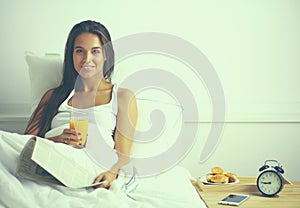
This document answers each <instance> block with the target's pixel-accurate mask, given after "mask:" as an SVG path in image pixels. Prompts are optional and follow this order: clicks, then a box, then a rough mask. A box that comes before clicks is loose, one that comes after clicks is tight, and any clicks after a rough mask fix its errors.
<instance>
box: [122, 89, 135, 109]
mask: <svg viewBox="0 0 300 208" xmlns="http://www.w3.org/2000/svg"><path fill="white" fill-rule="evenodd" d="M117 95H118V106H126V105H125V104H129V103H132V102H134V103H135V102H136V98H135V94H134V93H133V92H132V91H131V90H129V89H127V88H118V93H117Z"/></svg>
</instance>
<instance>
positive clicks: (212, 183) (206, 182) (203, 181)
mask: <svg viewBox="0 0 300 208" xmlns="http://www.w3.org/2000/svg"><path fill="white" fill-rule="evenodd" d="M200 181H201V182H202V183H204V184H211V185H223V184H236V183H238V182H240V180H239V179H237V180H236V181H235V182H231V183H214V182H208V181H207V180H206V176H202V177H201V178H200Z"/></svg>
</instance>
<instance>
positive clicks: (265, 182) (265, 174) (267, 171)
mask: <svg viewBox="0 0 300 208" xmlns="http://www.w3.org/2000/svg"><path fill="white" fill-rule="evenodd" d="M271 162H272V163H276V165H275V166H270V165H268V163H271ZM259 171H260V172H261V173H260V174H259V176H258V178H257V181H256V185H257V188H258V190H259V191H260V192H261V193H262V194H263V195H264V196H267V197H273V196H276V195H277V194H278V193H279V192H280V191H281V190H282V188H283V185H284V180H283V176H282V174H283V173H284V170H283V169H282V166H281V165H280V164H279V162H278V161H277V160H266V161H265V164H264V165H263V166H262V167H261V168H259Z"/></svg>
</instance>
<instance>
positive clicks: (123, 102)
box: [95, 89, 138, 188]
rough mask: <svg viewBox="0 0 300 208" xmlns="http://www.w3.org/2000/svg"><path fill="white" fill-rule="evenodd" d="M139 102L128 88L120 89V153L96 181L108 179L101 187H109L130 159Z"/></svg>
mask: <svg viewBox="0 0 300 208" xmlns="http://www.w3.org/2000/svg"><path fill="white" fill-rule="evenodd" d="M137 114H138V112H137V104H136V99H135V96H134V94H133V93H132V92H131V91H129V90H127V89H119V91H118V116H117V126H116V131H115V136H114V140H115V150H116V152H117V154H118V161H117V162H116V163H115V164H114V165H113V166H112V167H111V169H110V170H109V171H107V172H104V173H102V174H100V175H99V176H98V177H97V178H96V180H95V183H97V182H100V181H107V183H104V184H102V185H101V186H99V187H103V188H109V187H110V184H111V183H112V181H113V180H115V179H116V177H117V175H118V172H119V170H120V168H122V167H123V166H124V165H126V164H128V163H129V161H130V150H131V144H132V139H133V136H134V132H135V127H136V123H137Z"/></svg>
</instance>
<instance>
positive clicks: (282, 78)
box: [0, 0, 300, 180]
mask: <svg viewBox="0 0 300 208" xmlns="http://www.w3.org/2000/svg"><path fill="white" fill-rule="evenodd" d="M0 8H1V9H0V25H1V33H0V45H1V49H2V52H1V56H0V61H1V67H0V72H1V78H0V94H1V100H0V105H1V106H2V107H1V108H2V109H0V113H3V112H4V110H5V109H4V108H3V106H7V105H10V104H11V103H14V104H16V103H17V104H20V103H21V104H24V105H26V104H28V103H29V102H30V83H29V77H28V74H27V66H26V63H25V61H24V52H25V51H33V52H35V53H37V54H44V53H47V52H53V53H61V54H62V53H63V50H64V44H65V41H66V38H67V35H68V32H69V30H70V29H71V27H72V26H73V25H74V23H77V22H78V21H81V20H84V19H95V20H98V21H101V22H103V23H104V24H105V25H106V26H107V27H108V29H109V30H110V32H111V35H112V38H113V39H118V38H121V37H123V36H125V35H129V34H133V33H138V32H151V31H154V32H163V33H169V34H173V35H176V36H179V37H181V38H183V39H185V40H188V41H190V42H191V43H193V44H194V45H195V46H197V47H198V48H199V49H200V50H201V51H202V52H203V53H204V54H205V56H206V57H207V58H208V59H209V61H210V62H211V63H212V64H213V66H214V68H215V70H216V72H217V74H218V76H219V78H220V80H221V82H222V86H223V89H224V93H225V98H226V109H227V111H226V121H227V123H226V125H225V129H224V132H223V135H222V137H221V140H220V142H219V144H218V146H217V148H216V149H215V151H214V153H213V154H212V155H211V157H210V158H209V159H208V160H207V161H206V162H205V163H203V164H199V163H197V160H198V157H199V154H200V151H201V147H202V145H203V143H204V141H205V138H206V136H207V132H208V130H209V128H210V126H211V124H210V123H209V122H208V123H206V122H207V121H209V119H210V117H209V116H210V112H211V109H210V107H211V106H210V102H209V96H208V95H207V94H205V93H204V94H203V97H205V99H204V101H203V103H204V104H203V105H202V103H200V104H199V105H200V106H204V107H202V108H201V107H200V111H201V109H202V111H203V113H204V115H205V116H204V117H201V118H203V121H201V120H200V125H201V132H200V136H199V139H198V142H197V143H196V145H195V146H194V148H193V149H192V152H191V153H190V154H189V155H188V156H187V158H186V159H185V160H184V161H183V162H182V163H183V164H184V165H185V166H187V167H188V168H189V169H190V170H191V171H192V173H193V174H194V175H195V176H196V175H201V174H204V173H206V172H207V171H209V169H210V167H211V166H213V165H215V164H218V165H220V166H224V168H225V169H229V170H232V171H236V172H238V173H239V174H241V175H255V174H257V172H255V171H256V170H257V168H258V167H259V166H260V165H261V163H263V161H264V160H265V159H267V158H276V159H278V160H279V161H280V162H282V163H283V165H284V167H285V169H286V172H287V176H289V177H290V178H291V179H297V180H300V176H299V175H298V173H299V169H297V167H299V162H297V161H296V159H295V158H299V156H300V153H299V152H298V151H297V146H299V140H298V139H299V136H300V134H299V133H300V132H299V129H300V128H299V122H300V93H299V89H300V82H299V77H300V70H299V69H300V61H299V54H300V53H299V52H300V39H299V37H300V27H299V26H300V22H299V19H300V13H299V8H300V3H299V1H297V0H266V1H259V0H254V1H247V2H245V1H238V0H228V1H217V0H213V1H203V0H186V1H181V2H178V3H177V2H176V3H175V2H174V1H170V0H165V1H158V0H153V1H147V2H146V1H139V0H131V1H119V2H118V3H117V2H116V1H114V2H113V1H99V0H87V1H82V2H80V3H75V1H71V0H69V1H58V0H53V1H34V0H28V1H17V0H12V1H1V3H0ZM147 58H148V57H144V59H142V60H146V59H147ZM133 60H134V59H133ZM133 63H134V62H133V61H132V62H131V65H130V60H128V63H127V64H128V65H126V63H123V64H124V66H128V67H129V66H130V67H139V65H137V64H136V65H134V64H133ZM157 63H158V62H157ZM143 64H145V62H143ZM147 64H149V66H148V67H153V65H151V64H153V63H152V62H147ZM155 66H157V65H155ZM160 66H163V65H160ZM143 67H144V65H143ZM164 67H167V66H164ZM120 69H121V70H124V67H123V68H122V66H120ZM175 69H176V70H180V67H179V66H177V68H176V67H175ZM132 70H137V69H132ZM166 70H172V69H171V68H167V69H166ZM120 73H123V74H126V73H128V71H126V70H124V71H123V72H122V71H121V72H120ZM178 73H179V74H180V73H181V72H179V71H178ZM194 87H195V88H197V87H199V85H195V86H194ZM200 88H202V90H203V89H205V86H203V84H200ZM196 90H197V89H193V91H196ZM204 92H205V91H204ZM197 99H200V98H197ZM207 112H208V113H207ZM6 113H8V114H9V112H6ZM12 114H13V112H12ZM195 122H196V123H197V122H199V121H195ZM201 122H204V123H201ZM260 154H261V155H260ZM233 161H234V162H233Z"/></svg>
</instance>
